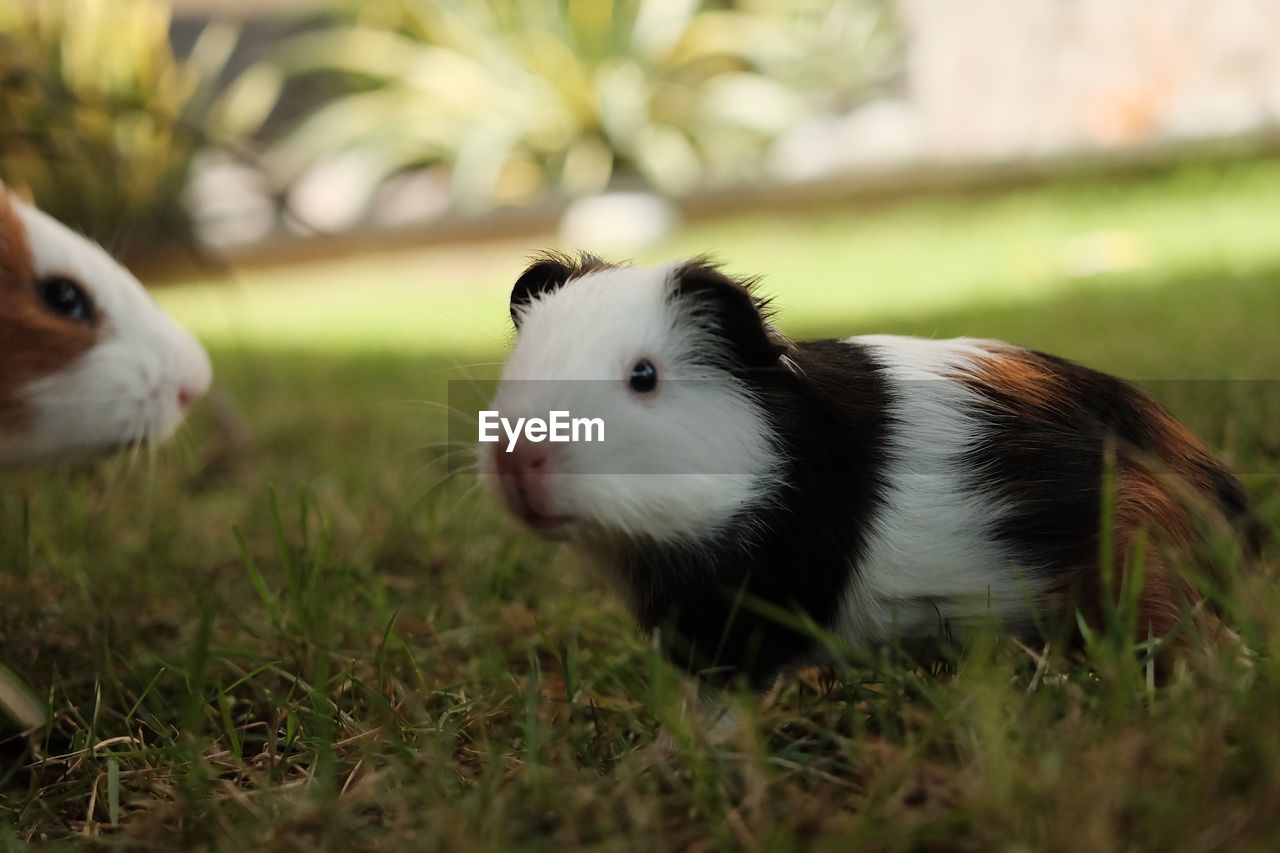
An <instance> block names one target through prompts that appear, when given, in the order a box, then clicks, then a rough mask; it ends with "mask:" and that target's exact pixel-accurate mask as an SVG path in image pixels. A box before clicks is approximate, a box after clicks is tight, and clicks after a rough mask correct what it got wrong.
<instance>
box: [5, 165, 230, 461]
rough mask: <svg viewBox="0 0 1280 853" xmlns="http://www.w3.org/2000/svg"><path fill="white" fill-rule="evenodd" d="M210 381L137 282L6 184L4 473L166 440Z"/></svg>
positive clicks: (195, 346) (186, 340) (190, 343)
mask: <svg viewBox="0 0 1280 853" xmlns="http://www.w3.org/2000/svg"><path fill="white" fill-rule="evenodd" d="M210 378H211V371H210V367H209V358H208V356H207V355H206V354H205V351H204V349H203V348H201V346H200V344H199V343H197V342H196V340H195V338H193V337H192V336H191V335H190V334H189V333H187V332H186V331H185V330H184V329H182V328H181V327H179V326H178V325H177V324H176V323H174V322H173V320H172V319H170V318H169V316H168V315H167V314H165V313H164V311H162V310H161V309H160V307H159V306H158V305H156V303H155V302H154V301H152V299H151V297H150V296H149V295H148V294H147V292H146V290H144V289H143V287H142V285H141V284H139V283H138V281H137V279H135V278H134V277H133V276H132V275H130V274H129V273H128V271H126V270H125V269H123V268H122V267H121V266H120V265H119V264H117V263H116V262H115V261H114V260H112V259H111V257H110V256H109V255H107V253H106V252H104V251H103V250H102V249H101V248H100V247H99V246H97V245H96V244H94V243H92V242H91V241H89V240H87V239H85V238H84V237H82V236H80V235H78V234H76V233H74V232H72V231H71V230H70V229H69V228H67V227H65V226H64V225H62V224H61V223H59V222H57V221H55V220H54V219H52V218H50V217H49V216H47V215H45V214H44V213H42V212H40V211H39V210H37V209H35V208H34V207H32V206H31V205H28V204H26V203H24V202H22V201H20V200H19V199H17V198H15V197H14V196H13V195H12V194H11V193H9V192H8V191H6V190H5V188H4V186H3V185H0V467H6V466H18V465H28V464H35V463H42V462H48V461H52V460H57V459H67V458H79V457H86V456H92V455H96V454H100V453H106V452H110V451H112V450H116V449H119V448H122V447H127V446H131V445H138V444H145V443H151V442H157V441H160V440H162V439H164V438H166V437H168V436H169V435H170V434H171V433H172V432H173V431H174V430H175V429H176V428H177V426H178V424H180V423H181V422H182V420H183V418H184V417H185V415H186V413H187V410H188V409H189V408H190V407H191V405H192V404H193V403H194V402H195V401H196V400H197V399H199V398H200V397H201V396H202V395H203V394H204V393H205V392H206V391H207V390H208V388H209V382H210Z"/></svg>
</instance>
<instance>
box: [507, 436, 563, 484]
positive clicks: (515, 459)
mask: <svg viewBox="0 0 1280 853" xmlns="http://www.w3.org/2000/svg"><path fill="white" fill-rule="evenodd" d="M495 451H496V453H497V457H498V466H497V467H498V474H499V475H501V476H504V477H512V478H514V479H516V480H520V481H522V482H524V481H528V480H532V479H537V478H539V477H542V476H545V475H546V472H547V467H548V466H547V463H548V461H549V460H550V459H551V452H550V448H548V447H547V446H546V445H545V444H536V443H534V442H532V441H521V440H517V441H516V443H515V446H514V447H512V448H511V449H510V450H508V449H507V448H505V447H497V448H495Z"/></svg>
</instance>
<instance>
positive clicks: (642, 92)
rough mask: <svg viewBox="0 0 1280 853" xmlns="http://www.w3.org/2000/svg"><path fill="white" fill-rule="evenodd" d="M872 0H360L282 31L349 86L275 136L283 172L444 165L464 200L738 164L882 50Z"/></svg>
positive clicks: (892, 46)
mask: <svg viewBox="0 0 1280 853" xmlns="http://www.w3.org/2000/svg"><path fill="white" fill-rule="evenodd" d="M889 6H890V4H889V3H887V2H884V0H836V1H835V2H818V1H817V0H739V2H737V3H732V4H726V3H719V4H716V3H710V2H700V0H443V2H437V0H369V2H360V3H355V2H350V3H348V4H346V5H345V6H344V7H339V10H337V11H336V12H334V15H335V18H334V22H333V23H332V25H331V26H329V27H327V28H325V29H323V30H321V31H318V32H313V33H310V34H306V35H303V36H300V37H297V38H296V39H294V40H292V41H291V42H289V43H287V44H286V45H284V46H283V49H282V50H281V52H280V54H279V55H278V57H277V59H276V62H278V64H279V67H280V68H281V69H282V71H283V73H284V74H285V75H287V76H290V77H301V76H307V75H324V74H327V75H329V76H330V77H333V76H337V77H338V78H340V79H342V80H343V81H344V82H345V84H346V85H347V87H348V88H347V92H346V93H345V94H343V95H341V96H339V97H336V98H334V99H332V100H329V101H327V102H326V103H324V104H323V105H321V106H320V107H319V108H317V109H316V110H314V111H312V112H311V113H310V114H309V115H308V116H307V117H306V118H305V119H304V120H302V121H301V122H300V123H299V124H298V125H297V126H296V127H295V128H294V129H293V130H292V132H291V133H289V134H288V135H287V136H286V137H285V138H284V139H283V140H282V141H281V142H280V143H279V144H278V145H277V146H276V147H275V149H274V150H273V152H272V157H273V158H274V160H273V165H274V168H275V169H276V170H277V171H278V172H279V173H280V174H282V175H285V176H296V175H298V174H301V173H302V172H303V171H305V170H306V169H307V168H308V166H310V165H311V164H313V163H315V162H316V161H317V160H318V159H322V158H324V157H329V156H338V155H341V154H347V155H350V156H356V157H358V158H360V159H361V160H362V161H364V162H363V163H362V166H363V167H364V169H365V170H366V171H368V172H369V173H371V174H372V175H373V176H374V180H375V181H376V180H381V179H385V178H386V177H388V176H390V175H393V174H395V173H397V172H399V171H402V170H407V169H411V168H416V167H422V166H430V165H444V166H447V167H448V169H449V170H450V173H451V185H452V189H453V195H454V202H455V203H457V204H459V205H462V206H464V207H465V206H470V207H476V206H485V205H488V204H492V203H495V202H497V203H522V202H528V201H530V200H533V199H536V198H539V197H541V196H543V195H544V194H546V193H548V192H558V193H562V194H565V195H580V194H585V193H592V192H598V191H601V190H604V189H606V188H608V187H610V186H613V185H617V184H618V183H619V182H620V181H621V182H623V183H626V182H628V181H630V182H631V183H633V184H634V183H643V184H645V185H647V186H649V187H651V188H653V189H656V190H658V191H661V192H664V193H669V194H680V193H684V192H687V191H689V190H691V189H694V188H696V187H701V186H708V185H716V184H722V183H727V182H732V181H738V180H743V179H744V178H750V177H751V176H752V175H753V174H755V173H757V172H758V170H759V168H760V162H761V157H762V155H763V153H764V150H765V148H766V147H767V146H768V144H769V143H770V142H771V141H772V140H773V139H774V138H776V137H777V136H778V135H779V134H780V133H781V132H782V131H784V130H785V129H787V128H788V127H791V126H793V125H794V124H795V123H796V122H797V121H798V120H800V119H801V118H802V117H804V116H805V115H806V114H809V113H810V112H811V111H812V110H814V109H815V108H818V107H821V106H832V105H833V103H832V102H834V101H841V100H849V99H851V98H853V97H856V96H857V95H858V94H859V93H865V91H866V89H867V87H868V86H869V85H870V84H872V83H874V82H876V81H878V80H880V79H882V78H883V77H884V76H885V75H886V74H887V73H888V71H890V70H891V69H892V68H893V65H894V58H895V56H896V50H897V39H896V34H895V30H894V27H893V22H892V16H891V14H890V9H889Z"/></svg>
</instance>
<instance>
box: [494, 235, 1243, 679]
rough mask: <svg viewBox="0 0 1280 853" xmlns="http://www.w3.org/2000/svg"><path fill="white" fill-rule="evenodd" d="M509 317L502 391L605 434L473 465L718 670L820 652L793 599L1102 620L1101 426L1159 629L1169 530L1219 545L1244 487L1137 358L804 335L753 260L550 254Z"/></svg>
mask: <svg viewBox="0 0 1280 853" xmlns="http://www.w3.org/2000/svg"><path fill="white" fill-rule="evenodd" d="M511 316H512V318H513V320H514V322H515V325H516V329H517V332H516V338H515V344H514V349H513V350H512V352H511V355H510V358H509V360H508V362H507V364H506V366H505V369H504V372H503V375H502V381H501V384H500V385H499V387H498V391H497V393H496V396H495V399H494V402H493V405H492V407H491V408H493V409H496V410H497V411H498V412H499V413H500V414H501V415H502V416H503V417H505V418H509V419H511V420H513V421H514V418H516V417H521V416H524V417H528V416H535V415H536V416H540V417H544V418H545V417H547V415H548V413H549V412H550V411H552V410H563V411H567V412H570V413H572V415H573V416H574V417H577V416H579V415H582V416H591V417H595V416H599V417H601V418H602V419H603V420H604V423H605V434H604V441H602V442H598V443H588V442H585V441H579V442H576V443H573V442H570V443H551V442H548V441H542V442H539V443H533V442H530V441H529V440H527V439H524V440H521V441H519V442H517V443H516V444H515V446H514V449H513V450H512V451H511V452H507V449H506V448H507V442H506V441H505V440H503V441H501V442H499V443H497V444H492V445H482V453H481V476H482V479H484V480H485V481H486V482H487V484H488V485H489V487H490V488H491V489H493V490H494V491H495V492H496V494H497V495H498V496H499V498H500V500H501V501H502V502H503V503H504V504H505V506H506V508H507V509H508V510H509V511H510V512H511V513H512V514H513V515H514V516H515V517H517V518H518V519H520V520H522V521H523V522H524V523H525V524H527V525H528V526H530V527H532V528H533V529H535V530H537V531H539V532H540V533H542V534H544V535H547V536H552V537H555V538H560V539H563V540H566V541H568V542H569V543H570V544H571V545H572V546H573V547H575V548H576V549H577V550H579V551H580V552H581V553H583V554H584V555H585V556H586V557H588V559H589V561H590V562H592V563H595V564H597V565H599V566H601V567H603V568H604V569H605V570H606V573H607V575H608V576H609V577H610V578H612V579H613V580H614V581H615V582H616V583H617V584H618V585H619V586H620V588H621V589H622V591H623V594H624V596H625V599H626V602H627V604H628V606H629V607H630V609H631V611H632V613H633V615H634V617H635V619H636V620H637V622H638V624H639V625H640V627H641V628H642V629H643V630H646V631H648V630H652V629H654V628H658V627H663V631H662V634H661V635H662V639H663V641H664V645H666V647H667V651H668V653H669V654H670V655H672V657H673V659H674V660H676V662H678V663H680V664H681V665H683V666H686V667H688V668H689V669H690V670H691V671H694V672H698V673H702V674H704V675H712V676H718V677H719V678H720V679H724V678H732V677H743V678H745V679H746V681H747V682H748V683H750V684H751V685H753V686H755V687H758V688H759V687H764V686H767V685H768V684H769V683H770V682H771V680H772V679H773V678H774V677H775V676H776V675H777V674H778V673H779V671H781V670H783V669H785V668H787V667H788V666H789V665H793V664H797V663H803V662H805V661H807V660H810V659H812V657H813V655H814V653H815V651H816V650H815V649H814V648H813V646H814V641H813V640H812V639H811V634H812V632H805V631H796V630H794V629H793V628H790V627H788V626H787V625H785V624H783V622H785V621H787V620H785V619H784V620H779V619H778V618H777V608H781V609H782V610H784V611H787V612H790V613H792V614H796V613H798V614H800V615H801V616H802V617H804V619H807V620H812V622H813V623H816V624H817V625H818V626H821V627H822V628H824V629H827V630H828V631H831V632H834V633H835V634H837V635H838V636H839V637H841V638H842V639H843V640H845V641H848V642H850V643H855V644H865V645H867V646H875V645H879V644H882V643H886V642H899V641H900V642H904V643H915V642H921V643H926V644H927V642H928V640H929V638H936V637H938V636H940V635H941V634H943V633H944V632H948V631H950V630H952V629H955V628H961V629H962V628H963V627H964V626H965V625H967V624H972V623H974V622H976V621H978V620H985V619H988V618H990V617H991V616H992V615H994V616H995V617H997V618H998V619H999V620H1001V621H1002V623H1003V624H1005V625H1006V626H1008V627H1009V629H1010V630H1013V631H1016V632H1021V633H1035V632H1037V630H1039V629H1040V628H1041V626H1045V625H1047V624H1049V623H1050V622H1053V620H1054V619H1058V620H1062V619H1069V620H1070V621H1069V622H1067V623H1062V622H1058V623H1057V624H1070V625H1073V624H1074V615H1075V612H1076V608H1077V607H1079V609H1080V611H1081V612H1082V613H1083V614H1084V615H1085V616H1086V618H1088V619H1098V618H1100V603H1101V601H1102V598H1103V595H1102V588H1101V587H1102V581H1101V576H1102V575H1101V572H1100V568H1099V567H1100V565H1101V562H1102V561H1101V560H1100V554H1099V551H1100V547H1101V543H1102V542H1104V541H1107V540H1104V539H1103V538H1102V536H1101V534H1100V528H1101V524H1100V519H1101V518H1102V509H1101V508H1102V499H1103V495H1104V492H1105V491H1106V489H1105V488H1104V482H1106V481H1107V477H1106V476H1105V474H1104V472H1105V470H1106V469H1107V463H1106V462H1105V460H1106V459H1108V458H1110V455H1109V450H1108V448H1115V449H1116V456H1115V459H1116V462H1115V468H1114V469H1113V471H1114V480H1113V482H1114V483H1115V490H1114V492H1113V493H1112V494H1113V495H1114V500H1115V513H1114V525H1113V530H1114V537H1113V541H1114V548H1115V556H1116V560H1117V562H1116V563H1115V565H1116V566H1119V567H1120V571H1121V572H1123V571H1124V569H1125V567H1126V566H1127V565H1129V564H1128V563H1127V561H1128V560H1130V559H1131V556H1132V555H1131V551H1133V550H1135V549H1134V548H1133V547H1132V546H1133V545H1134V543H1135V542H1148V543H1149V545H1147V546H1146V548H1145V550H1146V553H1145V554H1144V557H1145V561H1144V565H1145V571H1144V576H1145V584H1144V586H1143V590H1142V593H1141V606H1140V620H1141V623H1142V624H1141V625H1140V626H1139V632H1140V634H1141V635H1142V638H1144V639H1145V638H1146V637H1147V636H1148V633H1147V632H1148V630H1150V631H1151V632H1152V633H1153V634H1154V635H1156V636H1163V635H1165V634H1166V633H1167V632H1169V631H1170V630H1171V629H1172V628H1173V627H1174V626H1175V625H1176V624H1177V623H1178V622H1179V620H1180V619H1181V618H1182V617H1183V615H1184V614H1185V613H1186V612H1187V607H1186V605H1187V604H1188V603H1189V602H1194V601H1195V600H1197V599H1196V596H1195V593H1194V591H1193V590H1191V589H1190V588H1189V587H1187V586H1186V585H1184V584H1183V583H1182V582H1181V581H1179V580H1178V578H1177V577H1176V576H1175V574H1174V570H1173V562H1174V561H1173V560H1172V559H1171V555H1172V554H1173V553H1174V552H1172V551H1170V550H1169V549H1170V548H1171V547H1172V548H1177V549H1180V550H1179V553H1187V552H1191V551H1194V550H1195V549H1196V547H1197V545H1198V544H1203V543H1202V542H1201V539H1202V535H1203V532H1204V530H1205V528H1204V527H1203V526H1202V524H1201V517H1200V512H1201V511H1203V510H1212V514H1213V515H1215V516H1221V517H1225V518H1228V519H1231V520H1241V519H1243V518H1244V517H1245V516H1246V515H1247V512H1248V507H1247V499H1246V496H1245V493H1244V491H1243V489H1242V488H1241V485H1240V483H1239V482H1238V481H1237V480H1236V478H1235V477H1234V476H1233V475H1232V474H1231V473H1230V472H1229V471H1228V470H1227V468H1226V467H1225V466H1224V465H1223V464H1222V463H1221V462H1220V461H1219V460H1218V459H1216V458H1215V457H1214V455H1213V454H1212V453H1211V452H1210V451H1209V450H1207V449H1206V447H1205V446H1204V445H1203V444H1202V443H1201V442H1200V441H1199V440H1197V439H1196V438H1195V437H1194V436H1192V435H1191V434H1190V433H1189V432H1188V431H1187V430H1186V429H1185V428H1184V427H1182V426H1181V425H1180V424H1179V423H1178V422H1177V421H1175V420H1174V419H1173V417H1172V416H1170V415H1169V414H1168V413H1167V412H1166V411H1165V410H1164V409H1162V408H1161V407H1160V406H1159V405H1158V404H1156V403H1155V402H1154V401H1152V400H1151V399H1150V398H1149V397H1148V396H1146V395H1145V394H1144V393H1143V392H1141V391H1139V390H1138V389H1137V388H1135V387H1133V386H1131V385H1129V384H1128V383H1126V382H1123V381H1121V380H1119V379H1115V378H1112V377H1110V376H1106V375H1104V374H1101V373H1098V372H1096V371H1093V370H1090V369H1088V368H1085V367H1081V366H1079V365H1076V364H1072V363H1071V362H1068V361H1064V360H1062V359H1059V358H1055V357H1053V356H1049V355H1044V354H1042V353H1038V352H1034V351H1031V350H1026V349H1021V348H1019V347H1015V346H1011V345H1009V344H1004V343H1000V342H997V341H989V340H976V339H956V340H925V339H920V338H910V337H894V336H889V335H867V336H862V337H853V338H848V339H844V340H820V341H805V342H798V341H791V340H788V339H787V338H785V337H783V336H782V335H781V334H780V333H779V332H778V331H777V330H776V329H775V328H774V327H773V326H772V325H771V323H770V322H769V319H768V313H767V311H766V310H765V308H764V305H763V303H762V301H761V300H759V299H758V298H757V297H756V296H754V295H753V293H752V285H751V283H750V282H742V281H737V280H734V279H732V278H730V277H728V276H726V275H725V274H723V273H722V272H720V271H719V270H718V269H716V267H714V266H713V265H711V264H709V263H707V262H705V261H702V260H694V261H691V262H687V263H680V264H675V265H671V266H665V267H657V268H640V267H630V266H613V265H610V264H607V263H604V262H602V261H600V260H598V259H595V258H592V257H590V256H583V257H581V258H577V259H569V258H564V257H558V256H547V257H544V258H542V259H539V260H538V261H537V262H536V263H534V264H533V265H532V266H531V267H530V268H529V269H528V270H527V271H526V272H525V273H524V275H523V276H521V277H520V279H519V281H518V282H517V283H516V285H515V288H514V290H513V291H512V294H511ZM526 380H540V381H526ZM580 380H595V381H580ZM1192 506H1194V507H1195V509H1194V510H1193V509H1191V508H1190V507H1192ZM1143 530H1145V531H1147V534H1149V538H1139V536H1140V534H1139V531H1143ZM1147 534H1144V535H1147ZM761 602H763V603H765V604H767V605H772V606H773V608H774V610H775V612H774V613H772V614H770V613H767V611H768V610H769V608H767V607H765V608H762V607H760V606H759V603H761ZM791 624H792V625H795V624H797V623H796V622H795V621H794V620H792V621H791ZM1187 633H1189V632H1179V634H1180V635H1183V636H1185V635H1186V634H1187Z"/></svg>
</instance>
